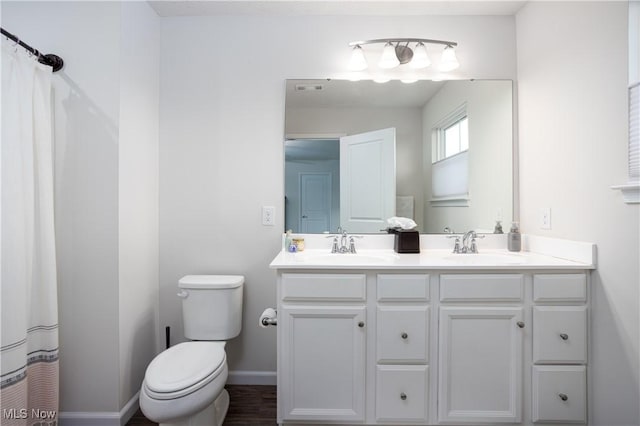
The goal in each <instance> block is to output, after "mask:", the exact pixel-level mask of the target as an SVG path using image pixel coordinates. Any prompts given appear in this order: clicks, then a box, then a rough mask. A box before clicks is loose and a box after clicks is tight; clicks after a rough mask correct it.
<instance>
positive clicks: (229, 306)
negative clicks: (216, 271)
mask: <svg viewBox="0 0 640 426" xmlns="http://www.w3.org/2000/svg"><path fill="white" fill-rule="evenodd" d="M243 285H244V277H243V276H241V275H187V276H185V277H182V278H181V279H180V281H178V287H179V288H180V292H179V293H178V296H180V297H181V298H182V319H183V323H184V336H185V337H186V338H187V339H191V340H228V339H231V338H233V337H236V336H237V335H238V334H240V330H241V329H242V287H243Z"/></svg>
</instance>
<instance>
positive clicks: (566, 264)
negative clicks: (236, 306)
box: [269, 249, 595, 270]
mask: <svg viewBox="0 0 640 426" xmlns="http://www.w3.org/2000/svg"><path fill="white" fill-rule="evenodd" d="M269 267H270V268H272V269H314V270H318V269H374V270H375V269H387V270H392V269H398V270H400V269H411V270H532V269H534V270H535V269H540V270H542V269H544V270H560V269H562V270H585V269H595V264H594V262H591V263H588V262H581V261H576V260H570V259H564V258H560V257H554V256H550V255H546V254H541V253H533V252H517V253H513V252H509V251H507V250H483V251H481V252H480V253H478V254H453V253H451V251H450V250H435V249H427V250H424V249H423V250H422V252H421V253H419V254H398V253H396V252H394V251H393V250H390V249H373V250H371V249H370V250H359V251H358V253H357V254H349V253H345V254H331V253H330V252H329V251H328V250H326V249H323V250H320V249H311V250H305V251H303V252H300V253H288V252H285V251H281V252H280V253H279V254H278V255H277V256H276V257H275V259H273V261H272V262H271V264H270V265H269Z"/></svg>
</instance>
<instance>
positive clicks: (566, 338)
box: [560, 333, 569, 340]
mask: <svg viewBox="0 0 640 426" xmlns="http://www.w3.org/2000/svg"><path fill="white" fill-rule="evenodd" d="M560 338H561V339H562V340H569V335H568V334H565V333H561V334H560Z"/></svg>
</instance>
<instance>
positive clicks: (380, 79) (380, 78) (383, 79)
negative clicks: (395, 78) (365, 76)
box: [373, 75, 391, 83]
mask: <svg viewBox="0 0 640 426" xmlns="http://www.w3.org/2000/svg"><path fill="white" fill-rule="evenodd" d="M373 81H375V82H376V83H388V82H389V81H391V78H390V77H387V76H386V75H378V76H375V77H374V78H373Z"/></svg>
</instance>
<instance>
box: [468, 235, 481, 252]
mask: <svg viewBox="0 0 640 426" xmlns="http://www.w3.org/2000/svg"><path fill="white" fill-rule="evenodd" d="M484 237H485V236H484V235H474V236H472V237H471V247H469V253H478V245H477V244H476V238H484Z"/></svg>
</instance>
